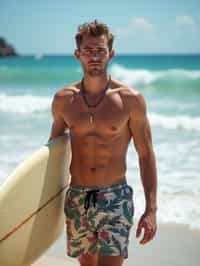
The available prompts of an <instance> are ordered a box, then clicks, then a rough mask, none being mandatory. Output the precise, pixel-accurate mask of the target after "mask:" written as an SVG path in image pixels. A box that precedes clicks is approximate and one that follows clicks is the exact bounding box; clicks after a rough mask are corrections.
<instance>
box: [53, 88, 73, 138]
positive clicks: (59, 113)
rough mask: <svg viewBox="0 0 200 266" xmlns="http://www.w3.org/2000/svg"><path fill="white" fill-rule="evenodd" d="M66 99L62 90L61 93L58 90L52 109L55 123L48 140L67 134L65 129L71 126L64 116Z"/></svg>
mask: <svg viewBox="0 0 200 266" xmlns="http://www.w3.org/2000/svg"><path fill="white" fill-rule="evenodd" d="M64 99H65V96H64V95H62V94H61V93H60V92H59V93H58V92H57V93H56V94H55V95H54V98H53V102H52V106H51V111H52V115H53V124H52V128H51V134H50V137H49V140H48V142H49V141H51V140H52V139H54V138H56V137H59V136H63V135H64V134H65V130H66V129H67V128H69V127H68V125H67V124H66V122H65V120H64V117H63V113H64Z"/></svg>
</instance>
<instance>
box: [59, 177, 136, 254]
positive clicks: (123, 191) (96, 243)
mask: <svg viewBox="0 0 200 266" xmlns="http://www.w3.org/2000/svg"><path fill="white" fill-rule="evenodd" d="M64 211H65V216H66V226H67V255H69V256H71V257H79V256H80V255H82V254H86V253H87V254H90V255H92V254H95V253H98V254H100V255H104V256H123V257H124V258H128V243H129V234H130V229H131V227H132V225H133V216H134V204H133V189H132V188H131V187H130V186H129V185H128V184H127V183H126V182H123V183H119V184H114V185H111V186H106V187H81V186H73V185H71V186H70V187H69V188H68V190H67V192H66V196H65V207H64Z"/></svg>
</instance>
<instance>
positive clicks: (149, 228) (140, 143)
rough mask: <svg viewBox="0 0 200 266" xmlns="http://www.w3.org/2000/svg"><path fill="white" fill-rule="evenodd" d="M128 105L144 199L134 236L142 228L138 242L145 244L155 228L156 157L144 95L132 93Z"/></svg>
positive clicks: (137, 235)
mask: <svg viewBox="0 0 200 266" xmlns="http://www.w3.org/2000/svg"><path fill="white" fill-rule="evenodd" d="M129 106H131V108H130V119H129V128H130V131H131V134H132V136H133V140H134V145H135V148H136V151H137V154H138V158H139V166H140V175H141V179H142V184H143V188H144V194H145V201H146V206H145V211H144V214H143V215H142V216H141V218H140V220H139V223H138V228H137V231H136V237H139V236H140V234H141V231H142V229H144V236H143V239H142V240H141V241H140V244H145V243H147V242H149V241H150V240H152V239H153V237H154V236H155V233H156V230H157V225H156V210H157V173H156V159H155V154H154V151H153V144H152V136H151V128H150V123H149V120H148V117H147V107H146V103H145V99H144V97H143V96H142V95H141V94H140V93H139V92H136V93H133V95H131V96H130V97H129Z"/></svg>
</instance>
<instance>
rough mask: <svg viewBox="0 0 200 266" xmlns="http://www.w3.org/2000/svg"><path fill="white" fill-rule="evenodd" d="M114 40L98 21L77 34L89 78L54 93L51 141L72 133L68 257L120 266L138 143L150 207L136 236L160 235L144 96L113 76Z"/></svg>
mask: <svg viewBox="0 0 200 266" xmlns="http://www.w3.org/2000/svg"><path fill="white" fill-rule="evenodd" d="M113 39H114V37H113V35H112V33H110V31H109V29H108V27H107V26H106V25H105V24H102V23H99V22H98V21H96V20H95V21H94V22H91V23H85V24H83V25H81V26H80V27H79V28H78V33H77V35H76V44H77V49H76V50H75V56H76V58H77V59H78V60H79V61H80V63H81V65H82V69H83V79H82V80H81V81H78V82H75V83H73V84H71V85H69V86H67V87H65V88H63V89H61V90H59V91H57V92H56V94H55V96H54V99H53V103H52V114H53V117H54V122H53V125H52V131H51V136H50V138H49V140H51V139H53V138H56V137H58V136H61V135H63V134H64V133H65V130H67V129H68V130H69V132H70V140H71V146H72V161H71V166H70V172H71V184H70V187H69V189H68V190H67V192H66V200H65V215H66V224H67V254H68V255H69V256H72V257H77V258H78V259H79V262H80V265H81V266H86V265H87V266H106V265H108V266H121V265H122V263H123V260H124V258H127V257H128V253H127V247H128V238H129V233H130V229H131V227H132V225H133V216H134V205H133V189H132V188H131V187H130V186H129V185H128V184H127V183H126V177H125V173H126V154H127V148H128V145H129V143H130V141H131V139H132V138H133V140H134V146H135V149H136V151H137V154H138V158H139V166H140V174H141V179H142V184H143V187H144V194H145V200H146V206H145V210H144V214H143V215H142V216H141V218H140V220H139V223H138V227H137V231H136V237H139V236H140V235H141V232H142V229H143V230H144V235H143V239H142V240H141V241H140V243H141V244H145V243H147V242H149V241H150V240H152V239H153V237H154V236H155V233H156V230H157V225H156V209H157V208H156V204H157V202H156V193H157V175H156V162H155V155H154V151H153V147H152V138H151V129H150V125H149V121H148V118H147V110H146V103H145V100H144V97H143V96H142V95H141V94H140V93H139V92H138V91H136V90H134V89H132V88H130V87H129V86H127V85H125V84H123V83H121V82H119V81H118V80H114V79H113V78H111V77H110V76H109V75H108V73H107V65H108V62H109V61H110V60H111V59H112V57H113V56H114V50H113V49H112V43H113Z"/></svg>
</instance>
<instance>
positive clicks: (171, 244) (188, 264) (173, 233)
mask: <svg viewBox="0 0 200 266" xmlns="http://www.w3.org/2000/svg"><path fill="white" fill-rule="evenodd" d="M136 225H137V223H135V227H134V228H133V229H132V233H131V237H130V246H129V258H128V259H127V260H125V262H124V266H133V265H137V266H145V265H150V266H199V260H200V252H199V247H200V231H198V230H191V229H189V227H188V226H184V225H176V224H168V225H158V231H157V235H156V236H155V238H154V240H152V241H151V242H149V243H147V244H146V245H140V244H139V239H136V237H135V230H136ZM59 242H63V239H62V240H59ZM57 245H58V244H57ZM64 245H65V243H60V246H59V248H61V246H64ZM62 248H63V247H62ZM64 248H65V247H64ZM60 251H61V252H64V250H60ZM54 253H55V251H54ZM64 265H65V266H66V265H69V266H77V265H79V264H78V262H77V260H76V259H72V258H69V257H67V256H66V255H63V256H58V255H56V256H55V255H53V254H52V251H51V252H49V251H48V252H47V253H46V254H45V255H44V256H42V257H41V258H40V259H38V260H37V261H36V262H35V263H34V264H33V266H64Z"/></svg>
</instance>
